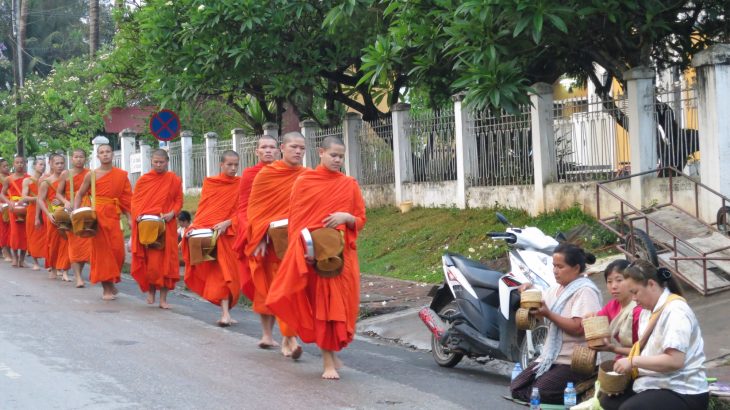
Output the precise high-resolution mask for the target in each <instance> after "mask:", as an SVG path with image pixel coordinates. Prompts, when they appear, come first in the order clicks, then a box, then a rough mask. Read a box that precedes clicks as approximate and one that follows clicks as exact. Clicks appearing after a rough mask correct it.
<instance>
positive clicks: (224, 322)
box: [215, 319, 231, 327]
mask: <svg viewBox="0 0 730 410" xmlns="http://www.w3.org/2000/svg"><path fill="white" fill-rule="evenodd" d="M215 323H216V324H217V325H218V326H220V327H228V326H230V325H231V322H230V320H223V319H220V320H218V321H217V322H215Z"/></svg>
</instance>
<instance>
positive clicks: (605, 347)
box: [591, 337, 616, 353]
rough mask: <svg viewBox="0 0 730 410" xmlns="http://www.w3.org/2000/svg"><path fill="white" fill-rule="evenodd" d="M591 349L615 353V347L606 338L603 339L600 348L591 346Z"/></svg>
mask: <svg viewBox="0 0 730 410" xmlns="http://www.w3.org/2000/svg"><path fill="white" fill-rule="evenodd" d="M591 349H593V350H596V351H599V352H610V353H616V346H615V345H614V344H613V343H611V341H610V340H609V339H608V338H607V337H604V338H603V344H602V345H601V346H591Z"/></svg>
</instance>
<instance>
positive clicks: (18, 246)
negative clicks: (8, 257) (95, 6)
mask: <svg viewBox="0 0 730 410" xmlns="http://www.w3.org/2000/svg"><path fill="white" fill-rule="evenodd" d="M29 177H30V175H28V174H25V175H23V176H22V177H17V176H16V175H15V174H11V175H10V176H9V177H8V178H7V179H8V191H7V197H8V199H10V200H11V201H13V202H17V201H19V200H20V198H21V196H22V194H23V180H24V179H26V178H29ZM27 218H28V216H27V214H26V219H27ZM8 246H10V249H15V250H21V251H24V250H27V249H28V237H27V235H26V233H25V222H18V221H16V220H15V214H14V213H13V212H12V211H10V239H9V241H8Z"/></svg>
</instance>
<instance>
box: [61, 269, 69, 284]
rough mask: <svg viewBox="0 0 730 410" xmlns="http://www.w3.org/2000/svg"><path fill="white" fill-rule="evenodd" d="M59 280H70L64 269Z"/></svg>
mask: <svg viewBox="0 0 730 410" xmlns="http://www.w3.org/2000/svg"><path fill="white" fill-rule="evenodd" d="M61 280H62V281H64V282H71V279H69V278H68V275H67V274H66V271H63V275H61Z"/></svg>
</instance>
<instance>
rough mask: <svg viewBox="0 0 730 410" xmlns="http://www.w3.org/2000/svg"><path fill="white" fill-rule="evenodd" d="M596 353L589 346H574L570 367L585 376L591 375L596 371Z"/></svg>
mask: <svg viewBox="0 0 730 410" xmlns="http://www.w3.org/2000/svg"><path fill="white" fill-rule="evenodd" d="M596 355H597V353H596V351H595V350H593V349H591V348H588V347H585V346H576V347H574V348H573V355H572V356H571V358H570V369H571V370H573V371H574V372H576V373H578V374H582V375H585V376H590V375H592V374H593V373H594V372H595V371H596Z"/></svg>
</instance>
